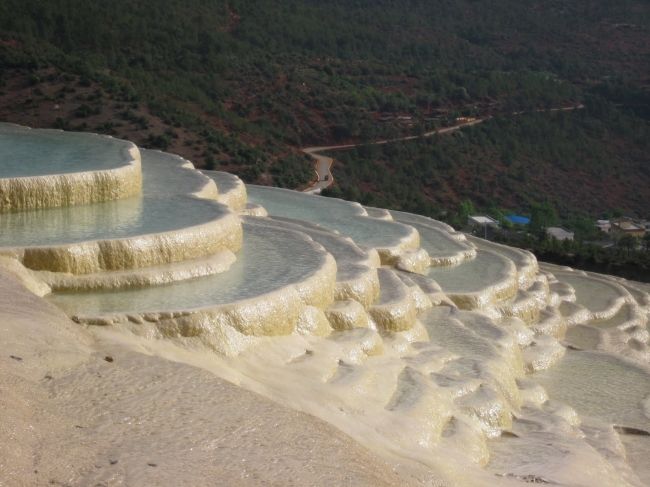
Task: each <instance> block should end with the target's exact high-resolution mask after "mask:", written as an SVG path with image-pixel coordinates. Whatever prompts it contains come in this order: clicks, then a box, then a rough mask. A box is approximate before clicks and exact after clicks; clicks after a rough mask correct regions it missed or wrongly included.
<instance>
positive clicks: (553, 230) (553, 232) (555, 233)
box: [546, 227, 574, 240]
mask: <svg viewBox="0 0 650 487" xmlns="http://www.w3.org/2000/svg"><path fill="white" fill-rule="evenodd" d="M546 233H547V234H548V235H550V236H551V237H553V238H554V239H556V240H567V239H573V235H574V233H573V232H570V231H568V230H566V229H564V228H562V227H548V228H547V229H546Z"/></svg>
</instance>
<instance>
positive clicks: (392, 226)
mask: <svg viewBox="0 0 650 487" xmlns="http://www.w3.org/2000/svg"><path fill="white" fill-rule="evenodd" d="M247 191H248V200H249V202H252V203H256V204H259V205H261V206H263V207H264V208H266V210H267V211H268V212H269V215H270V216H279V217H286V218H294V219H296V220H304V221H307V222H310V223H316V224H318V225H321V226H323V227H325V228H328V229H330V230H334V231H337V232H340V233H341V234H342V235H345V236H348V237H351V238H352V240H354V241H355V242H356V243H357V244H358V245H362V246H365V247H371V248H380V247H394V246H397V245H399V244H400V243H401V242H402V241H403V240H404V239H407V238H409V237H410V236H411V234H412V229H410V228H409V227H407V226H405V225H402V224H400V223H395V222H390V221H385V220H377V219H374V218H368V217H366V216H364V215H365V211H364V210H363V207H362V206H361V205H360V204H358V203H352V202H349V201H343V200H339V199H334V198H325V197H322V196H315V195H309V194H305V193H300V192H297V191H289V190H285V189H279V188H269V187H263V186H254V185H247Z"/></svg>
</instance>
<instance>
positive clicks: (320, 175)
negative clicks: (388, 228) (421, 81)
mask: <svg viewBox="0 0 650 487" xmlns="http://www.w3.org/2000/svg"><path fill="white" fill-rule="evenodd" d="M583 108H584V105H583V104H582V103H579V104H577V105H572V106H569V107H558V108H547V109H539V110H535V112H568V111H573V110H581V109H583ZM524 113H527V112H515V113H513V114H512V115H513V116H517V115H523V114H524ZM491 118H492V116H485V117H480V118H476V119H474V120H471V121H468V122H462V123H459V124H456V125H452V126H451V127H444V128H440V129H435V130H430V131H429V132H425V133H423V134H421V135H409V136H406V137H397V138H394V139H382V140H376V141H374V142H366V143H361V144H343V145H329V146H318V147H305V148H304V149H302V151H303V152H304V153H305V154H308V155H309V156H310V157H312V158H313V159H314V171H315V172H316V176H317V180H316V182H314V183H313V184H312V185H311V186H309V187H308V188H307V189H305V190H303V192H305V193H312V194H318V193H320V192H321V191H322V190H323V189H325V188H327V187H329V186H330V185H331V184H332V183H333V182H334V175H333V174H332V163H333V162H334V159H333V158H331V157H328V156H325V155H323V154H321V153H322V152H328V151H333V150H345V149H353V148H355V147H360V146H364V145H384V144H390V143H393V142H404V141H408V140H415V139H423V138H426V137H432V136H434V135H439V134H448V133H451V132H455V131H457V130H460V129H462V128H464V127H470V126H472V125H477V124H479V123H483V122H485V121H486V120H489V119H491Z"/></svg>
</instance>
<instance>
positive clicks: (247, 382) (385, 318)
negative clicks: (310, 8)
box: [0, 129, 650, 487]
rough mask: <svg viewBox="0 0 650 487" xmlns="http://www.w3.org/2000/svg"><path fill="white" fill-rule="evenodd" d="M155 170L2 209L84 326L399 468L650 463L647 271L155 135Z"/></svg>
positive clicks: (499, 470) (1, 224)
mask: <svg viewBox="0 0 650 487" xmlns="http://www.w3.org/2000/svg"><path fill="white" fill-rule="evenodd" d="M15 130H18V129H15ZM1 164H2V161H1V160H0V165H1ZM142 175H143V184H142V195H141V196H140V197H139V198H134V199H128V200H124V201H121V202H113V203H97V204H95V205H88V206H80V207H74V208H66V209H61V208H59V209H51V210H47V212H48V213H41V211H42V210H38V211H28V212H24V214H23V213H22V212H14V213H6V214H3V218H4V216H5V215H6V216H7V219H4V220H0V228H1V229H2V230H3V233H2V234H1V235H0V245H1V246H2V247H1V248H0V254H3V255H2V256H0V266H1V267H2V268H3V269H4V272H5V273H8V274H10V275H12V276H14V277H15V278H16V279H18V280H19V281H20V282H21V283H23V285H25V286H26V287H28V288H29V289H30V290H31V291H32V292H33V293H35V294H37V295H47V294H48V293H49V292H50V291H52V292H51V294H49V295H48V296H46V299H47V300H48V301H50V302H51V303H54V304H56V305H58V306H59V307H60V308H61V309H63V310H64V311H65V312H66V313H67V314H68V315H69V316H71V317H74V319H75V321H77V322H80V323H83V324H87V325H103V326H89V327H86V328H81V327H80V330H83V332H84V333H88V334H89V336H91V337H95V338H96V337H100V338H101V339H102V340H109V341H111V340H112V341H111V343H114V346H115V347H127V348H128V349H129V351H130V352H129V353H132V354H137V353H139V352H142V351H146V353H147V354H150V355H153V356H158V357H160V360H161V361H164V362H168V361H173V362H174V363H186V364H190V365H192V366H194V367H196V368H197V369H204V370H207V371H209V372H210V373H212V374H215V375H218V376H220V377H223V378H225V379H227V380H229V381H231V382H233V383H235V384H238V385H240V386H242V387H244V388H246V389H249V390H252V391H254V392H259V393H261V394H262V395H264V396H266V397H268V398H270V399H272V400H274V401H276V402H278V403H281V404H283V405H287V406H289V407H292V408H295V409H298V410H300V411H303V412H306V413H308V414H311V415H313V416H316V417H318V418H321V419H323V420H325V421H326V422H328V423H330V424H332V425H334V426H335V427H336V428H338V429H339V430H341V431H343V432H345V433H346V434H348V435H349V436H350V437H352V439H354V440H356V441H357V442H359V443H361V444H362V445H364V446H366V447H368V448H369V449H370V450H372V451H374V452H377V453H378V454H380V455H382V456H383V457H384V458H386V459H387V460H390V461H395V462H397V463H398V464H400V465H401V468H402V470H400V472H405V473H404V475H406V477H404V478H402V479H400V480H399V481H396V482H394V483H395V484H401V483H404V484H407V483H408V482H407V481H406V480H412V479H413V478H416V477H417V479H418V480H417V482H415V484H414V485H454V486H455V485H458V486H472V487H473V486H493V485H496V486H516V485H521V483H522V482H540V483H548V484H553V485H566V486H570V485H571V486H573V485H594V486H616V487H618V486H632V487H640V486H642V485H644V483H647V481H648V480H649V479H650V469H649V468H648V466H647V462H645V461H644V458H646V457H644V452H648V454H650V447H648V445H646V444H644V443H643V442H642V441H643V438H645V437H644V436H642V433H634V434H631V433H629V432H630V431H637V432H638V431H641V432H642V431H648V430H649V429H650V428H648V426H647V425H648V423H649V422H650V347H649V342H650V333H648V321H649V320H648V318H649V313H650V294H649V293H648V288H647V287H644V285H643V284H641V283H632V282H628V281H625V280H622V279H618V278H612V277H610V276H604V275H595V274H590V273H583V272H579V271H573V270H571V269H568V268H560V267H557V266H550V265H542V266H541V269H540V266H538V263H537V261H536V259H535V258H534V256H533V255H532V254H530V253H529V252H526V251H523V250H519V249H513V248H510V247H506V246H503V245H499V244H496V243H492V242H486V241H484V240H481V239H478V238H475V237H471V236H469V237H466V236H465V235H464V234H462V233H459V232H456V231H454V230H453V229H452V228H451V227H449V226H448V225H446V224H444V223H441V222H437V221H435V220H432V219H429V218H426V217H423V216H419V215H413V214H409V213H404V212H397V211H390V212H389V211H386V210H382V209H378V208H364V207H362V206H361V205H359V204H357V203H350V202H345V201H341V200H334V199H328V198H322V197H319V196H312V195H305V194H301V193H296V192H292V191H288V190H281V189H275V188H263V187H258V186H249V187H248V188H247V187H246V186H245V185H244V184H243V183H242V182H241V181H240V180H239V179H238V178H236V177H235V176H233V175H230V174H227V173H222V172H214V171H205V172H203V173H201V172H199V171H196V170H194V168H193V166H192V165H191V163H189V162H188V161H185V160H184V159H182V158H179V157H177V156H172V155H169V154H164V153H160V152H156V151H146V150H143V151H142ZM247 195H248V197H247ZM267 214H268V215H270V216H266V215H267ZM244 215H249V216H244ZM251 215H252V216H251ZM98 219H99V220H98ZM96 221H101V224H99V225H98V224H97V223H95V224H93V222H96ZM48 222H49V226H48ZM44 234H45V235H44ZM25 242H31V245H26V244H25ZM90 341H92V340H90V339H89V342H90ZM167 359H168V360H167ZM201 373H204V372H203V371H201ZM135 394H136V395H135V396H134V401H138V396H137V393H135ZM201 411H204V410H203V409H202V410H201ZM214 413H215V414H218V411H214ZM186 414H188V415H190V416H191V415H192V413H191V412H188V413H186ZM197 424H203V423H202V422H201V421H197ZM209 427H212V425H211V423H210V424H209V425H208V428H209ZM0 431H1V429H0ZM201 433H202V436H201V438H203V437H204V436H205V434H204V433H205V432H201ZM188 434H191V432H190V433H188ZM197 434H198V433H197ZM626 448H627V449H629V451H627V452H626V450H625V449H626ZM423 471H425V472H426V474H425V475H422V476H416V477H409V474H410V473H412V472H418V475H420V474H421V473H422V472H423ZM576 479H578V480H576ZM1 480H2V477H1V474H0V481H1ZM211 480H212V479H211ZM217 480H218V479H217ZM401 480H404V482H402V481H401ZM351 482H352V484H354V481H351ZM0 483H1V482H0Z"/></svg>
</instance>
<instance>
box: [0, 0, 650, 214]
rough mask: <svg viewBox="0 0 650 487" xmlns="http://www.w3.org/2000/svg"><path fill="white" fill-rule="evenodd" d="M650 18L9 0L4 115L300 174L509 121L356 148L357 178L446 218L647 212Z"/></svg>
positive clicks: (378, 192) (514, 2)
mask: <svg viewBox="0 0 650 487" xmlns="http://www.w3.org/2000/svg"><path fill="white" fill-rule="evenodd" d="M649 20H650V8H649V7H648V4H647V2H644V1H643V0H623V1H620V2H610V1H607V0H597V1H586V0H577V1H574V2H560V1H544V2H542V1H531V0H523V1H522V0H498V1H495V2H476V1H472V0H459V1H432V0H395V1H388V0H379V1H378V0H356V1H354V0H348V1H344V0H305V1H283V2H274V1H270V0H258V1H255V2H252V1H244V0H239V1H222V0H186V1H183V2H179V1H176V0H128V1H127V0H113V1H111V2H99V1H94V2H93V1H87V0H48V1H47V2H43V1H40V0H0V66H1V70H0V119H2V120H8V121H14V122H18V123H27V124H29V125H33V126H56V127H61V128H69V129H81V130H92V131H100V132H104V133H110V134H115V135H118V136H121V137H125V138H128V139H131V140H133V141H135V142H137V143H139V144H142V145H144V146H147V147H157V148H163V149H167V150H171V151H174V152H177V153H179V154H181V155H184V156H186V157H189V158H191V159H192V160H193V161H194V162H196V163H197V165H200V166H207V167H211V168H222V169H225V170H230V171H234V172H236V173H238V174H239V175H241V176H243V177H244V178H245V179H246V180H247V181H251V182H252V181H255V182H260V183H263V184H276V185H281V186H287V187H300V186H302V185H305V184H306V183H307V182H308V180H309V179H310V178H311V177H312V171H311V168H310V163H309V160H308V159H307V158H306V157H305V156H304V155H303V154H302V153H301V152H300V151H299V148H300V147H303V146H306V145H322V144H329V143H336V142H363V141H369V140H373V139H376V138H381V137H394V136H399V135H404V134H412V133H418V132H419V131H423V130H426V129H429V128H432V127H435V126H442V125H445V124H449V123H451V122H453V120H454V119H455V118H456V117H458V116H460V115H481V116H485V115H494V116H495V117H496V118H495V119H494V120H493V121H490V122H488V123H486V124H484V125H483V126H481V127H476V128H473V129H471V130H468V131H466V132H465V131H464V132H463V134H462V135H461V134H458V135H456V136H453V137H450V138H447V139H445V140H443V139H442V137H435V138H432V139H430V140H426V141H422V142H414V143H411V144H402V145H400V146H398V147H392V146H391V147H389V146H386V147H385V148H384V149H381V150H380V151H379V152H376V151H374V150H373V151H370V152H368V153H363V152H362V151H357V152H356V153H348V154H343V153H338V154H337V155H336V156H337V157H340V158H341V159H342V160H343V162H344V164H343V165H340V166H337V167H336V169H335V174H336V175H337V181H338V182H339V183H340V185H341V186H340V188H339V189H340V190H342V191H343V192H344V194H346V195H352V196H354V195H355V194H354V193H355V192H358V193H359V194H360V196H361V197H362V198H363V199H367V200H368V201H380V202H382V203H384V204H388V205H389V206H399V207H404V208H407V209H417V208H419V209H425V210H427V212H428V213H432V212H434V210H436V211H437V210H439V208H440V206H452V205H454V204H457V203H458V202H460V201H461V200H462V199H463V198H466V197H471V198H472V199H473V200H475V202H476V203H477V204H478V205H480V206H483V205H489V204H492V203H494V204H498V205H501V206H504V205H517V206H523V207H525V206H526V205H529V204H530V203H532V202H535V201H541V200H544V199H547V198H551V199H552V200H553V201H562V202H563V203H564V204H565V205H567V206H570V207H575V208H577V209H582V210H585V211H589V212H598V211H600V210H607V209H613V208H620V209H622V210H624V211H630V212H635V213H640V212H642V211H643V210H644V207H647V205H646V204H645V202H647V201H648V200H650V194H649V193H648V192H649V189H648V188H649V187H650V186H649V185H648V182H649V178H650V177H649V176H648V158H647V153H648V151H647V140H648V137H647V132H648V117H649V116H650V108H649V106H650V105H649V103H648V101H649V99H650V96H649V94H648V84H647V83H648V73H649V72H650V55H649V54H650V43H649V42H648V38H649V35H648V29H649V26H650V22H649ZM580 102H582V103H584V104H585V105H586V108H585V109H584V110H583V111H581V112H580V113H571V114H554V113H542V112H535V114H534V115H530V116H518V117H512V116H511V114H512V113H515V112H521V111H526V112H534V111H535V110H538V109H543V108H549V107H560V106H569V105H575V104H576V103H580ZM357 156H359V157H358V158H357ZM377 167H379V168H380V170H379V171H377V170H376V169H377ZM373 168H374V169H375V170H373ZM373 173H374V174H373ZM389 175H390V179H388V177H389ZM382 178H383V180H382ZM414 180H415V182H416V184H415V185H413V184H412V183H413V181H414ZM558 182H559V183H561V184H559V183H558ZM608 182H609V184H608ZM612 182H613V183H612ZM602 188H613V190H612V191H611V193H608V196H607V197H601V190H602ZM406 193H409V195H408V196H406ZM594 198H598V200H594ZM605 206H606V207H608V208H601V207H605Z"/></svg>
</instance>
